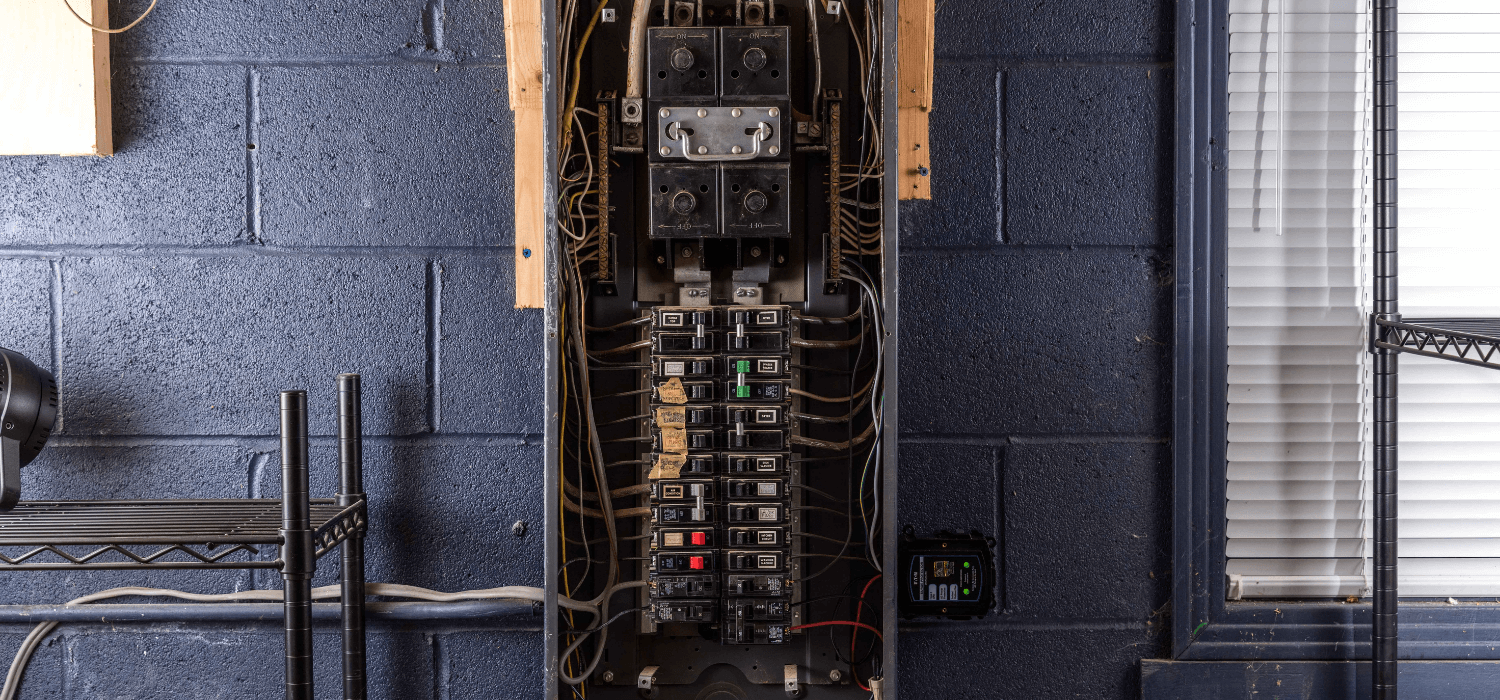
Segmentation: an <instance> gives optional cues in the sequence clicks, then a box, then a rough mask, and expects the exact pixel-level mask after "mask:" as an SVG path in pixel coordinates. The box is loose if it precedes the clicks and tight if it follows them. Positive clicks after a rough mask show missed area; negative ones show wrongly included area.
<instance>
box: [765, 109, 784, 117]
mask: <svg viewBox="0 0 1500 700" xmlns="http://www.w3.org/2000/svg"><path fill="white" fill-rule="evenodd" d="M766 114H769V115H771V116H773V117H779V116H781V110H779V109H776V108H775V107H772V108H770V109H768V110H766Z"/></svg>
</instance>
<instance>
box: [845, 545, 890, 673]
mask: <svg viewBox="0 0 1500 700" xmlns="http://www.w3.org/2000/svg"><path fill="white" fill-rule="evenodd" d="M879 580H880V574H875V576H874V578H871V579H870V580H869V581H866V582H865V587H864V589H863V590H861V591H860V592H859V604H858V605H856V606H854V624H855V625H857V627H855V628H854V632H852V633H851V634H850V635H849V662H850V663H851V664H853V662H854V654H855V652H854V643H855V642H856V641H858V638H859V628H860V627H865V628H867V629H871V630H874V629H875V628H873V627H870V626H869V625H865V624H862V623H861V622H860V620H861V619H863V618H864V614H865V594H866V593H869V592H870V586H873V585H875V582H876V581H879ZM875 636H876V638H878V639H880V641H882V642H884V641H885V637H881V636H880V632H879V631H878V630H877V631H876V632H875ZM849 671H850V675H852V676H854V684H855V685H857V686H859V689H860V690H869V688H868V687H866V686H865V684H864V683H861V682H860V680H859V674H858V673H855V672H854V668H853V666H852V665H851V666H850V669H849Z"/></svg>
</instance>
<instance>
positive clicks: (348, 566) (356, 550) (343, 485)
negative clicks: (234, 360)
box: [338, 374, 366, 700]
mask: <svg viewBox="0 0 1500 700" xmlns="http://www.w3.org/2000/svg"><path fill="white" fill-rule="evenodd" d="M362 435H363V428H362V425H361V417H360V396H359V375H358V374H340V375H339V494H338V503H339V506H340V507H343V508H348V507H349V506H352V505H354V504H355V503H358V502H360V501H363V500H364V498H365V483H364V453H363V445H362V444H361V441H362V439H363V438H362V437H361V436H362ZM342 549H343V551H342V553H341V555H340V559H341V562H342V565H343V572H342V573H343V576H342V577H341V578H340V583H341V584H342V586H343V588H342V589H341V597H340V599H341V600H342V601H343V608H342V613H343V616H342V617H343V627H344V630H343V633H344V636H343V640H344V700H365V692H366V691H365V685H366V681H365V535H364V531H363V529H361V528H355V529H354V531H353V532H350V533H349V537H348V539H345V540H344V544H343V545H342Z"/></svg>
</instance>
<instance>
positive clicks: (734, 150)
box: [729, 146, 745, 155]
mask: <svg viewBox="0 0 1500 700" xmlns="http://www.w3.org/2000/svg"><path fill="white" fill-rule="evenodd" d="M729 152H730V153H733V154H735V155H739V154H741V153H744V152H745V149H743V148H740V147H739V146H735V147H734V148H731V149H729Z"/></svg>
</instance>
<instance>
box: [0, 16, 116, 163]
mask: <svg viewBox="0 0 1500 700" xmlns="http://www.w3.org/2000/svg"><path fill="white" fill-rule="evenodd" d="M106 3H107V0H74V1H73V7H74V9H76V10H77V11H78V14H79V15H80V16H82V17H84V18H85V19H89V20H92V21H93V22H94V24H97V25H100V26H103V25H105V24H107V23H108V22H109V10H108V6H107V4H106ZM112 153H114V138H113V134H112V133H111V126H110V104H109V35H108V34H103V33H100V32H95V31H94V30H92V29H89V28H88V27H86V26H84V25H83V23H82V22H79V21H78V18H76V17H74V16H73V15H72V13H70V12H68V8H66V7H63V4H62V0H57V1H56V2H52V1H51V0H48V1H45V2H44V1H42V0H6V1H5V2H0V155H7V156H9V155H64V156H83V155H90V156H107V155H110V154H112Z"/></svg>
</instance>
